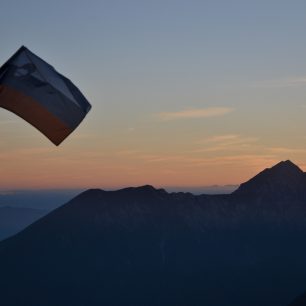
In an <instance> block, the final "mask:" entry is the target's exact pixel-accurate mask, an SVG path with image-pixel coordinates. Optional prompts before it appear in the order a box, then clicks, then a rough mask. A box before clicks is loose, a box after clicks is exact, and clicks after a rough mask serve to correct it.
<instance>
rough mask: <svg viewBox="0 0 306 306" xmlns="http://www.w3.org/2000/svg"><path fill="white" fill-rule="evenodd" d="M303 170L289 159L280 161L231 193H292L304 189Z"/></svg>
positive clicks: (262, 194)
mask: <svg viewBox="0 0 306 306" xmlns="http://www.w3.org/2000/svg"><path fill="white" fill-rule="evenodd" d="M305 182H306V181H305V174H304V172H303V171H302V170H301V169H300V168H299V167H298V166H297V165H295V164H294V163H293V162H292V161H290V160H285V161H281V162H279V163H278V164H276V165H274V166H273V167H271V168H266V169H265V170H263V171H262V172H260V173H259V174H257V175H256V176H254V177H253V178H251V179H250V180H249V181H247V182H245V183H243V184H241V185H240V187H239V188H238V189H237V190H236V191H234V193H233V194H239V195H242V194H258V195H261V196H264V195H267V194H284V193H286V192H289V191H290V193H292V192H295V191H298V190H304V189H305Z"/></svg>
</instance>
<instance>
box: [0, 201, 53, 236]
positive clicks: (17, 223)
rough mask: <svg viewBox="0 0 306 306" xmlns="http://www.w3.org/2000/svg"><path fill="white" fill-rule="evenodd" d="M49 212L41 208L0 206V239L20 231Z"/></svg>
mask: <svg viewBox="0 0 306 306" xmlns="http://www.w3.org/2000/svg"><path fill="white" fill-rule="evenodd" d="M47 213H48V211H45V210H41V209H33V208H21V207H9V206H4V207H0V240H3V239H5V238H7V237H9V236H12V235H14V234H16V233H18V232H19V231H21V230H22V229H24V228H25V227H26V226H28V225H29V224H31V223H33V222H34V221H36V220H38V219H40V218H41V217H43V216H44V215H46V214H47Z"/></svg>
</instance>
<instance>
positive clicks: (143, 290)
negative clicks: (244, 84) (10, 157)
mask: <svg viewBox="0 0 306 306" xmlns="http://www.w3.org/2000/svg"><path fill="white" fill-rule="evenodd" d="M304 177H305V175H304V173H303V172H302V171H301V170H300V169H299V168H298V167H297V166H295V165H294V164H293V163H291V162H290V161H286V162H281V163H279V164H277V165H276V166H274V167H272V168H270V169H266V170H264V171H263V172H261V173H260V174H258V175H257V176H255V177H254V178H253V179H251V180H250V181H248V182H246V183H244V184H242V185H241V186H240V187H239V189H238V190H237V191H236V192H234V193H232V194H230V195H215V196H211V195H200V196H194V195H192V194H190V193H182V192H180V193H167V192H166V191H165V190H163V189H155V188H153V187H152V186H149V185H146V186H142V187H138V188H126V189H122V190H118V191H103V190H99V189H92V190H88V191H85V192H83V193H82V194H80V195H79V196H77V197H75V198H74V199H73V200H71V201H70V202H68V203H67V204H65V205H64V206H62V207H60V208H58V209H56V210H54V211H53V212H51V213H50V214H48V215H47V216H45V217H43V218H42V219H40V220H38V221H37V222H35V223H34V224H32V225H30V226H29V227H28V228H26V229H25V230H24V231H22V232H21V233H19V234H17V235H16V236H14V237H12V238H9V239H7V240H5V241H3V242H1V243H0V271H1V273H0V297H1V305H4V306H17V305H18V306H23V305H31V306H38V305H46V306H49V305H50V306H51V305H59V306H61V305H65V306H66V305H74V306H81V305H86V306H87V305H88V306H90V305H95V306H96V305H97V306H98V305H107V306H115V305H116V306H119V305H120V306H121V305H133V306H144V305H146V306H151V305H152V306H157V305H159V306H164V305H165V306H169V305H170V306H186V305H188V306H198V305H199V306H202V305H206V306H232V305H235V306H246V305H247V306H259V305H260V306H285V305H286V306H287V305H288V304H289V303H290V301H292V300H293V299H294V297H296V296H297V295H298V294H299V293H300V292H303V290H304V289H305V284H306V261H305V258H306V243H305V242H306V241H305V240H306V238H305V237H306V235H305V233H306V200H305V190H306V182H305V179H304Z"/></svg>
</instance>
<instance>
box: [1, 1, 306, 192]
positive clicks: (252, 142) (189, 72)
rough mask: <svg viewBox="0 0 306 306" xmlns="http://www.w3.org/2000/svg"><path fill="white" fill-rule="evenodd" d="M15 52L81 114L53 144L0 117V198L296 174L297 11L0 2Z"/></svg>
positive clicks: (301, 98)
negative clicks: (66, 81)
mask: <svg viewBox="0 0 306 306" xmlns="http://www.w3.org/2000/svg"><path fill="white" fill-rule="evenodd" d="M0 8H1V9H0V20H1V24H2V27H0V34H1V37H3V39H4V41H3V44H2V45H1V49H0V65H2V63H4V62H5V61H6V60H7V59H8V58H9V57H10V56H11V55H12V54H13V53H14V52H15V51H16V50H17V49H18V48H19V47H20V46H21V45H25V46H27V47H28V48H29V49H30V50H32V51H33V52H35V53H36V54H37V55H38V56H40V57H42V58H43V59H45V60H46V61H48V62H49V63H50V64H51V65H53V66H54V67H55V68H56V69H57V70H58V71H59V72H61V73H63V74H65V75H67V76H68V77H69V78H71V80H72V81H73V82H74V83H75V84H76V85H77V86H78V87H79V88H80V90H81V91H82V92H83V93H84V94H85V96H86V97H87V98H88V100H89V101H90V102H91V104H92V107H93V108H92V110H91V112H90V113H89V115H88V116H87V117H86V118H85V120H84V121H83V122H82V124H81V125H80V126H79V128H78V129H77V130H76V131H75V132H74V133H73V134H72V135H71V136H70V137H69V138H68V139H66V140H65V141H64V142H63V143H62V145H60V146H59V147H55V146H53V145H52V144H51V143H50V142H49V141H48V140H47V139H45V137H43V136H42V135H41V134H40V133H39V132H38V131H37V130H35V128H33V127H32V126H30V125H29V124H28V123H26V122H24V121H23V120H22V119H21V118H19V117H16V116H15V115H14V114H12V113H9V112H8V111H6V110H4V109H0V127H1V129H0V150H1V153H0V164H1V168H0V170H1V178H0V190H16V189H58V188H60V189H78V188H84V189H86V188H95V187H97V188H117V187H118V188H120V187H122V186H140V185H144V184H151V185H154V186H156V187H167V186H178V187H180V186H181V187H184V188H185V187H188V188H194V187H201V186H213V185H222V186H223V185H236V184H240V183H242V182H244V181H246V180H248V179H249V178H251V177H253V176H254V175H255V174H257V173H258V172H259V171H261V170H263V169H264V168H267V167H271V166H273V165H274V164H276V163H278V162H279V161H281V160H287V159H290V160H292V161H293V162H294V163H295V164H297V165H298V166H299V167H300V168H301V169H303V170H304V171H305V170H306V157H305V156H306V154H305V153H306V136H305V130H306V121H305V115H306V99H305V98H306V61H305V54H306V40H305V28H306V3H305V1H300V0H294V1H290V3H289V2H288V1H276V0H267V1H262V0H260V1H256V3H254V2H253V1H242V0H235V1H231V2H228V1H225V0H220V1H196V0H192V1H188V2H186V1H181V0H178V1H171V0H164V1H160V0H158V1H154V2H153V1H145V2H144V1H136V0H132V1H128V2H127V1H122V0H119V1H111V2H110V1H90V2H87V3H85V2H84V3H83V2H75V1H73V2H72V1H64V2H63V1H52V2H47V1H38V0H30V1H27V2H26V3H20V2H18V1H2V2H1V4H0Z"/></svg>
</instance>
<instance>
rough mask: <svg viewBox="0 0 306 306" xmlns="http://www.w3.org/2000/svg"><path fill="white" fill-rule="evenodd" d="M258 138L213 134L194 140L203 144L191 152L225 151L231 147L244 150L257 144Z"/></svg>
mask: <svg viewBox="0 0 306 306" xmlns="http://www.w3.org/2000/svg"><path fill="white" fill-rule="evenodd" d="M257 142H258V138H256V137H246V136H241V135H237V134H226V135H215V136H211V137H208V138H206V139H202V140H199V141H197V142H196V144H198V145H201V146H204V147H202V148H199V149H196V150H194V151H193V152H214V151H227V150H230V149H233V150H235V151H237V150H242V149H243V150H245V149H252V148H254V146H256V145H257Z"/></svg>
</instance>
